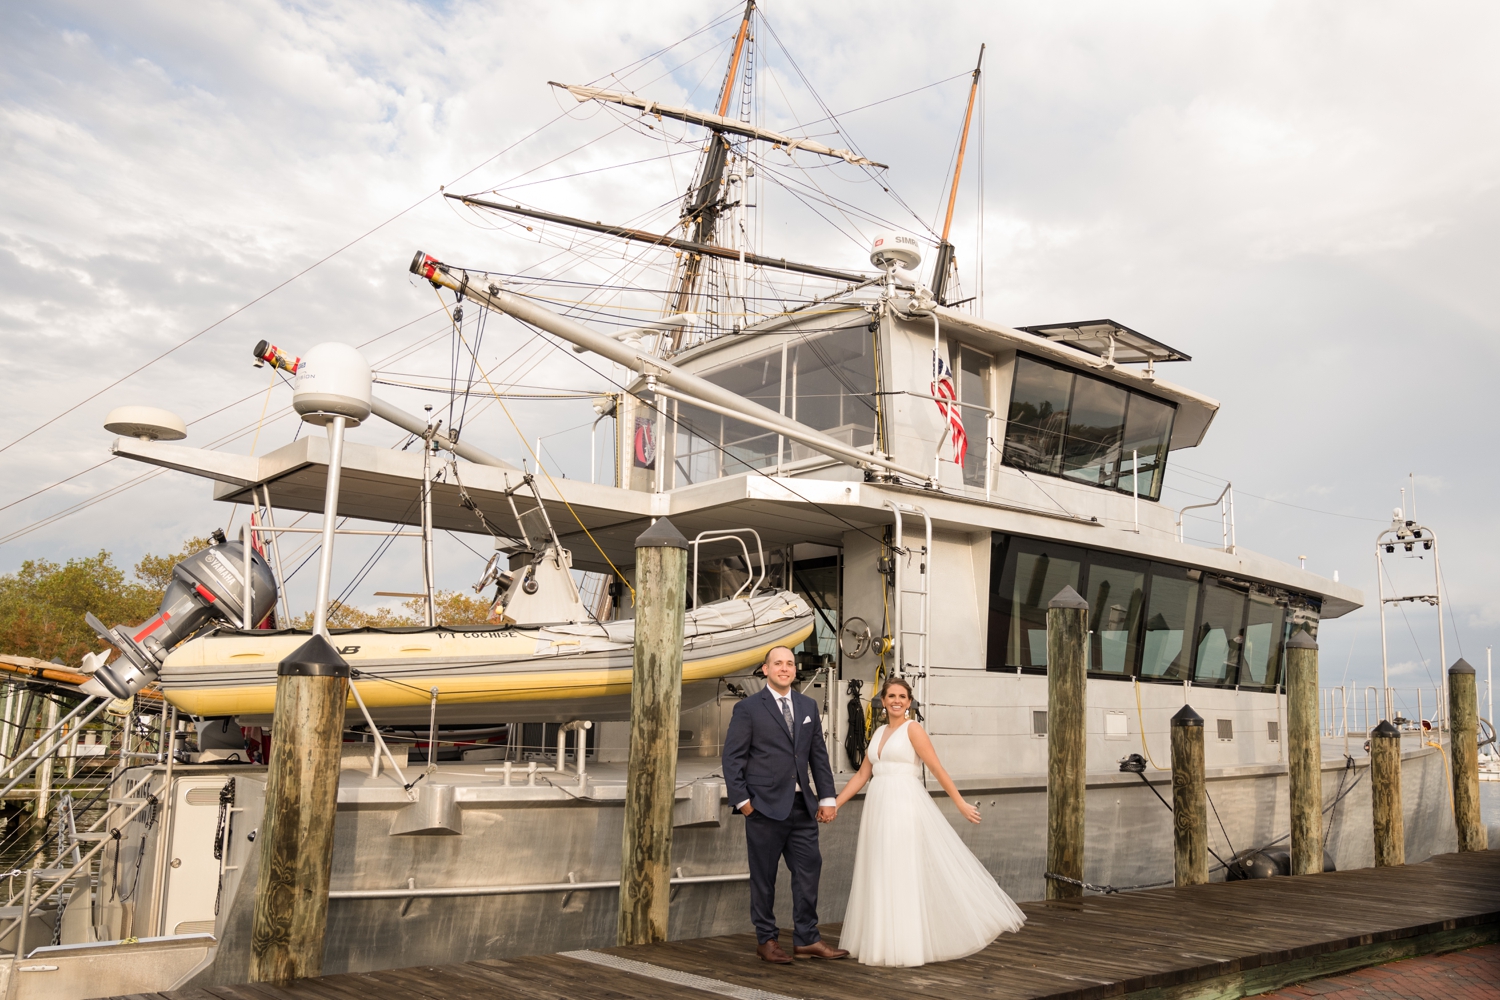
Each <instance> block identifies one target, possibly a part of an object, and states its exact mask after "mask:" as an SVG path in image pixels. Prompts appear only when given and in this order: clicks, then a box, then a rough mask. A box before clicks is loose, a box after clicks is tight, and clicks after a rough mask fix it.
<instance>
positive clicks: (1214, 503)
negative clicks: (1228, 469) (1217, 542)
mask: <svg viewBox="0 0 1500 1000" xmlns="http://www.w3.org/2000/svg"><path fill="white" fill-rule="evenodd" d="M1233 490H1234V483H1232V482H1226V483H1225V484H1224V488H1223V489H1222V490H1220V491H1219V495H1218V496H1217V497H1215V498H1214V499H1213V500H1211V501H1209V502H1208V503H1190V504H1188V505H1187V506H1186V507H1183V508H1182V509H1181V510H1179V511H1178V512H1177V523H1176V525H1175V527H1176V528H1177V540H1178V541H1179V542H1180V541H1183V540H1184V539H1183V530H1182V515H1184V514H1186V513H1187V512H1188V511H1190V510H1198V509H1199V508H1201V507H1218V506H1220V505H1221V504H1223V503H1224V498H1225V497H1226V496H1227V497H1228V498H1229V503H1230V504H1231V505H1233V503H1234V493H1233ZM1219 521H1220V526H1221V527H1222V528H1223V531H1224V551H1225V552H1233V551H1234V550H1235V542H1234V538H1233V537H1232V536H1233V533H1234V513H1233V508H1232V506H1231V508H1230V509H1229V510H1228V511H1227V512H1225V511H1221V513H1220V515H1219Z"/></svg>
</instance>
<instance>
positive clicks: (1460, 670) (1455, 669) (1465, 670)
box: [1448, 657, 1474, 674]
mask: <svg viewBox="0 0 1500 1000" xmlns="http://www.w3.org/2000/svg"><path fill="white" fill-rule="evenodd" d="M1473 672H1474V668H1473V667H1471V666H1469V661H1468V660H1465V659H1464V658H1463V657H1459V659H1458V662H1457V663H1455V664H1453V666H1451V667H1449V668H1448V673H1450V674H1472V673H1473Z"/></svg>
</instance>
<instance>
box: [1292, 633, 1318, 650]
mask: <svg viewBox="0 0 1500 1000" xmlns="http://www.w3.org/2000/svg"><path fill="white" fill-rule="evenodd" d="M1286 648H1287V649H1317V648H1318V642H1317V640H1316V639H1314V638H1313V637H1312V635H1311V634H1310V633H1309V632H1308V631H1307V630H1306V629H1301V628H1299V629H1298V630H1297V631H1295V632H1293V633H1292V637H1291V638H1290V639H1288V640H1287V641H1286Z"/></svg>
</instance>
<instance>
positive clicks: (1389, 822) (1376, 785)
mask: <svg viewBox="0 0 1500 1000" xmlns="http://www.w3.org/2000/svg"><path fill="white" fill-rule="evenodd" d="M1370 803H1371V809H1372V811H1373V812H1374V820H1375V867H1376V868H1390V867H1393V866H1395V865H1404V864H1406V830H1405V826H1404V820H1403V819H1402V817H1401V730H1399V729H1397V728H1396V727H1395V726H1393V725H1391V723H1390V720H1389V719H1385V720H1382V721H1381V723H1380V725H1378V726H1376V727H1375V728H1374V729H1372V730H1370Z"/></svg>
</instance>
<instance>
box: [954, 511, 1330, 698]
mask: <svg viewBox="0 0 1500 1000" xmlns="http://www.w3.org/2000/svg"><path fill="white" fill-rule="evenodd" d="M1033 546H1047V547H1049V548H1052V549H1055V550H1057V551H1058V552H1059V553H1061V552H1066V553H1068V554H1069V555H1070V556H1071V555H1072V554H1073V553H1077V555H1078V563H1079V565H1078V580H1079V582H1080V583H1082V584H1084V585H1087V582H1088V581H1089V579H1090V576H1089V574H1090V571H1091V570H1092V567H1093V560H1094V557H1095V556H1099V557H1102V558H1101V559H1100V561H1101V563H1102V562H1104V561H1105V560H1109V561H1111V562H1114V563H1120V562H1122V561H1128V562H1134V563H1139V564H1142V565H1144V566H1145V568H1146V569H1145V586H1144V588H1143V591H1142V596H1141V609H1140V619H1141V620H1140V638H1139V639H1138V640H1137V641H1136V643H1135V649H1134V651H1133V653H1132V656H1131V661H1130V663H1129V666H1128V669H1127V670H1126V671H1125V672H1123V673H1110V672H1106V671H1104V670H1100V669H1096V668H1095V664H1094V658H1095V654H1094V648H1093V647H1094V646H1095V645H1096V643H1095V641H1094V636H1093V635H1092V634H1091V635H1090V639H1089V642H1088V645H1087V649H1088V652H1087V653H1086V656H1087V657H1088V676H1089V677H1090V678H1098V679H1106V680H1122V681H1132V680H1139V681H1141V682H1143V683H1149V684H1181V683H1182V682H1183V681H1184V679H1191V683H1193V684H1194V685H1197V686H1203V687H1213V688H1218V689H1225V688H1228V689H1233V690H1246V691H1257V692H1272V691H1277V690H1280V688H1281V687H1282V685H1283V683H1284V681H1283V678H1284V677H1285V671H1286V641H1287V639H1289V638H1290V637H1291V635H1292V633H1293V632H1294V631H1296V630H1299V629H1301V630H1305V631H1307V632H1309V633H1310V634H1311V635H1312V636H1314V637H1316V635H1317V630H1318V625H1319V623H1320V622H1321V613H1322V604H1323V602H1322V599H1321V598H1319V597H1317V596H1316V595H1313V594H1305V593H1302V592H1300V591H1293V590H1288V589H1287V588H1285V587H1280V586H1277V585H1274V584H1269V583H1264V582H1261V581H1255V580H1246V579H1244V578H1241V577H1237V576H1233V575H1231V574H1227V573H1216V572H1214V571H1212V570H1207V569H1204V568H1203V567H1201V566H1193V565H1191V564H1187V563H1178V562H1172V561H1170V560H1163V559H1148V558H1146V557H1143V556H1140V555H1137V554H1134V553H1130V552H1122V551H1119V550H1116V549H1105V548H1097V547H1093V546H1087V545H1076V544H1073V543H1070V542H1065V541H1062V540H1058V539H1050V538H1044V537H1038V536H1033V535H1021V534H1016V533H1013V532H1004V531H993V532H991V533H990V584H989V588H988V591H987V595H986V596H987V598H988V600H989V606H988V608H987V609H986V621H987V624H988V629H987V633H986V636H985V664H984V667H985V670H986V671H987V672H990V673H1011V674H1016V673H1019V674H1030V675H1034V676H1045V675H1046V673H1047V668H1046V666H1035V665H1031V664H1024V663H1023V664H1014V663H1007V662H1005V660H1006V657H1007V652H1008V646H1009V644H1010V635H1009V623H1010V621H1011V620H1012V618H1013V616H1014V611H1013V607H1014V603H1015V602H1014V597H1013V595H1014V591H1015V572H1014V566H1013V564H1012V561H1011V555H1012V553H1016V554H1018V555H1019V554H1020V553H1023V552H1025V551H1026V550H1027V549H1028V548H1032V547H1033ZM1159 568H1160V569H1163V570H1169V571H1171V572H1173V573H1178V572H1180V573H1182V574H1183V575H1184V576H1185V577H1186V578H1187V579H1188V580H1191V581H1193V582H1194V583H1195V584H1196V587H1197V592H1196V594H1195V596H1194V600H1193V609H1192V616H1193V618H1192V621H1191V622H1189V623H1186V624H1187V626H1188V628H1185V629H1184V631H1185V633H1186V634H1185V635H1184V642H1183V645H1184V647H1186V649H1187V651H1188V659H1187V662H1186V663H1185V664H1184V665H1183V673H1182V674H1180V675H1178V676H1175V677H1165V676H1163V677H1148V676H1144V675H1142V674H1141V667H1142V666H1143V664H1144V658H1145V648H1146V641H1145V640H1146V627H1147V625H1148V624H1149V620H1148V613H1149V611H1150V608H1151V601H1152V594H1153V591H1154V589H1155V587H1154V585H1155V581H1156V577H1157V570H1158V569H1159ZM1163 576H1165V574H1163ZM1215 587H1217V588H1219V589H1221V590H1224V591H1231V592H1237V593H1239V594H1241V595H1242V597H1241V604H1240V611H1239V620H1240V624H1241V626H1242V628H1241V632H1243V631H1244V630H1245V627H1247V623H1248V620H1249V613H1250V602H1251V601H1252V600H1254V599H1255V595H1258V596H1259V597H1260V598H1262V599H1264V598H1267V597H1269V598H1270V599H1271V600H1270V603H1272V604H1273V605H1274V606H1275V607H1277V608H1278V609H1279V610H1278V615H1279V620H1280V628H1279V629H1276V628H1273V634H1274V635H1275V638H1274V639H1273V641H1274V642H1275V643H1276V649H1275V651H1274V653H1273V655H1272V657H1271V663H1270V664H1269V665H1268V668H1267V671H1266V677H1265V679H1264V680H1263V681H1261V682H1259V683H1251V682H1248V681H1247V680H1246V677H1245V670H1244V657H1243V651H1242V650H1241V649H1239V648H1238V647H1237V649H1236V655H1235V662H1234V667H1233V670H1232V671H1226V676H1225V678H1224V679H1223V680H1219V681H1216V682H1200V681H1199V680H1198V679H1197V677H1198V645H1199V642H1200V641H1201V632H1202V627H1203V612H1204V603H1205V601H1206V594H1207V593H1208V591H1209V590H1210V588H1215ZM1075 589H1077V588H1076V587H1075ZM1001 594H1005V595H1006V598H1005V600H1006V601H1008V602H1009V604H1010V607H1009V608H1007V607H1005V605H1004V603H1001V604H999V605H998V606H997V600H996V599H997V597H999V596H1000V595H1001ZM1054 596H1056V595H1043V596H1042V597H1041V598H1040V599H1042V600H1046V601H1050V600H1051V599H1052V597H1054ZM1084 597H1085V600H1087V595H1084ZM1042 607H1045V605H1042ZM1089 616H1090V617H1089V621H1090V623H1091V627H1092V624H1093V622H1094V621H1095V620H1096V616H1095V610H1094V608H1093V607H1092V605H1090V608H1089ZM1002 625H1004V626H1006V628H1004V629H1002V628H1001V626H1002ZM1237 638H1242V636H1241V637H1237Z"/></svg>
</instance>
